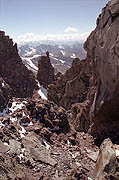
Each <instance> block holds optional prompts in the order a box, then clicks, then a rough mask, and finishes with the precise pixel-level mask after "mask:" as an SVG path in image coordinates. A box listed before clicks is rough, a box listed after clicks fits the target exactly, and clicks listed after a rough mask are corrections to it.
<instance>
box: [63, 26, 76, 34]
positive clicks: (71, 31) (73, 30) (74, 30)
mask: <svg viewBox="0 0 119 180" xmlns="http://www.w3.org/2000/svg"><path fill="white" fill-rule="evenodd" d="M64 32H66V33H76V32H78V29H76V28H74V27H68V28H66V29H65V30H64Z"/></svg>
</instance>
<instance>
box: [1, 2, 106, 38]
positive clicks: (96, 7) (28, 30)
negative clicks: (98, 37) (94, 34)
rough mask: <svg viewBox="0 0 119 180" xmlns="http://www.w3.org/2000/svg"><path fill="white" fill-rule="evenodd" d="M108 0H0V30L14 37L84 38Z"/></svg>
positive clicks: (92, 27) (94, 24) (93, 26)
mask: <svg viewBox="0 0 119 180" xmlns="http://www.w3.org/2000/svg"><path fill="white" fill-rule="evenodd" d="M107 2H108V0H0V30H4V31H5V32H6V34H8V35H10V36H11V37H12V38H13V39H15V40H16V41H33V40H35V41H37V40H40V39H41V40H63V39H64V40H65V39H67V40H68V39H70V38H71V39H83V38H85V36H87V35H88V34H89V33H90V32H91V31H92V30H93V29H94V28H95V26H96V19H97V17H98V15H99V14H100V13H101V9H102V8H103V7H104V6H105V5H106V3H107Z"/></svg>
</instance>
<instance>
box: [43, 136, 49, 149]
mask: <svg viewBox="0 0 119 180" xmlns="http://www.w3.org/2000/svg"><path fill="white" fill-rule="evenodd" d="M42 140H43V143H44V144H45V146H46V149H47V150H49V149H50V145H49V144H47V142H46V140H45V139H42Z"/></svg>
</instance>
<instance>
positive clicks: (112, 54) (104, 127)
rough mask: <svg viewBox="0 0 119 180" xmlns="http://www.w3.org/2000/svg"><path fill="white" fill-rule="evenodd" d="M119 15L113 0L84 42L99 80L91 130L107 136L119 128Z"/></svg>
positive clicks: (116, 1) (117, 2)
mask: <svg viewBox="0 0 119 180" xmlns="http://www.w3.org/2000/svg"><path fill="white" fill-rule="evenodd" d="M118 18H119V0H112V1H110V2H109V3H108V4H107V5H106V7H104V8H103V9H102V13H101V14H100V15H99V17H98V19H97V26H96V28H95V30H94V31H93V32H92V33H91V34H90V36H89V37H88V39H87V41H86V42H85V45H84V48H85V50H86V51H87V54H88V58H89V59H91V61H92V64H93V71H94V76H95V79H96V93H95V98H94V101H93V104H92V108H91V116H92V119H93V122H94V124H93V125H92V127H91V132H92V133H93V134H100V135H101V134H102V135H104V136H105V135H106V136H110V135H112V134H113V135H114V134H115V133H114V132H116V131H117V129H118V127H119V121H118V119H119V111H118V109H119V23H118ZM116 133H117V132H116ZM117 134H118V133H117ZM113 135H112V136H113ZM115 136H117V135H115ZM115 138H116V137H115Z"/></svg>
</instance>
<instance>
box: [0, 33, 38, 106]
mask: <svg viewBox="0 0 119 180" xmlns="http://www.w3.org/2000/svg"><path fill="white" fill-rule="evenodd" d="M0 62H1V63H0V77H1V81H0V83H1V89H0V92H1V93H0V98H1V101H0V105H1V107H2V106H3V105H4V104H5V102H7V100H8V97H10V96H11V97H12V96H16V97H28V96H29V97H30V96H32V94H33V91H34V89H35V88H37V83H36V82H35V78H34V76H33V74H32V72H31V71H29V70H28V69H27V68H26V67H25V66H24V64H23V63H22V60H21V58H20V56H19V55H18V49H17V44H13V41H12V39H10V38H9V36H6V35H5V32H3V31H0Z"/></svg>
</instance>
